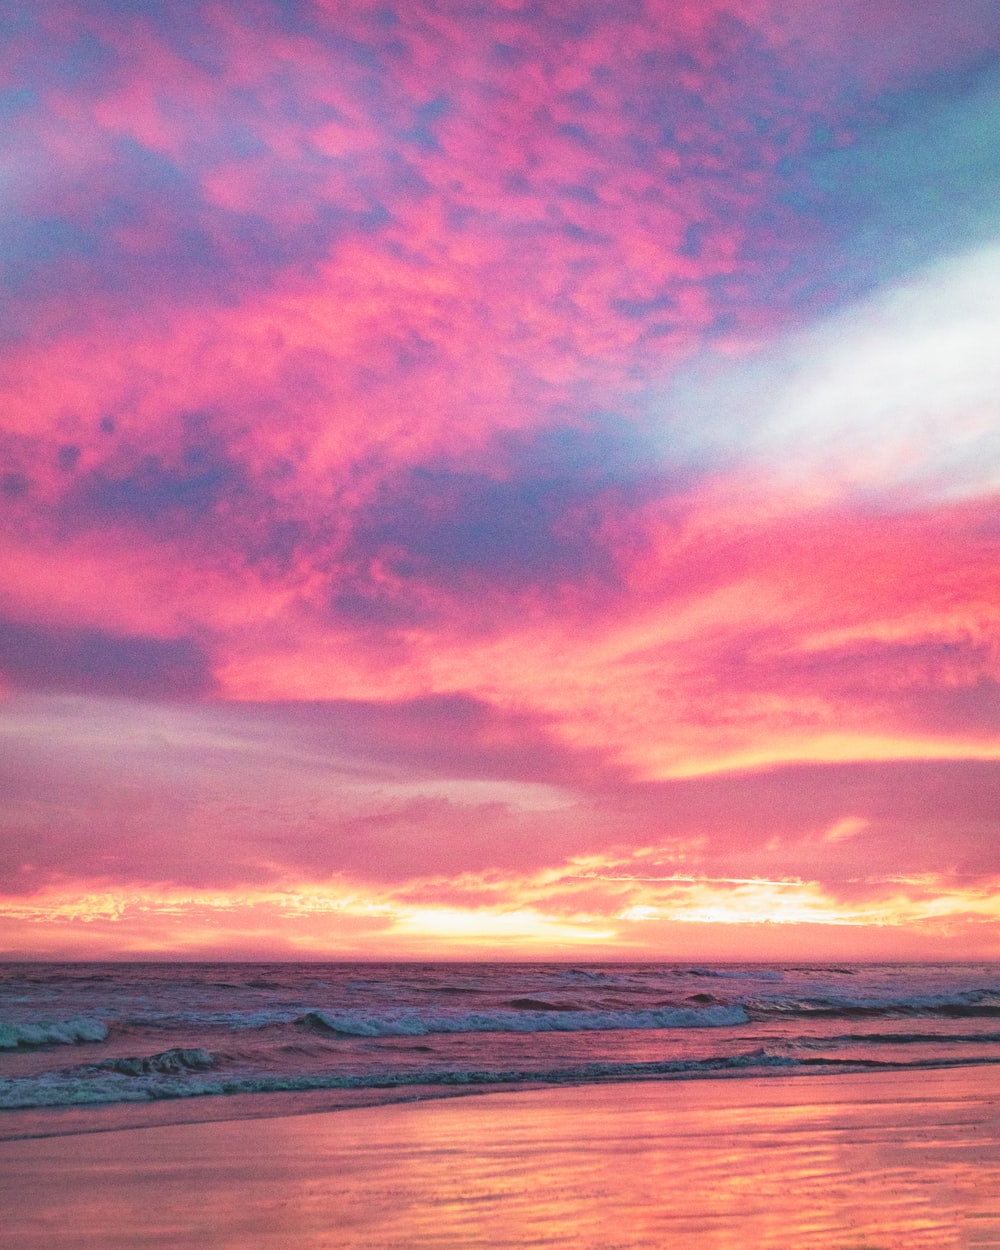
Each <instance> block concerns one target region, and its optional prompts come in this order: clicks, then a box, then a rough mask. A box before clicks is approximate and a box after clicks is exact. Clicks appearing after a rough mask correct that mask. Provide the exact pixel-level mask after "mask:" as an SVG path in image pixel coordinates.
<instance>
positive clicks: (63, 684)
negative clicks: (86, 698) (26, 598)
mask: <svg viewBox="0 0 1000 1250" xmlns="http://www.w3.org/2000/svg"><path fill="white" fill-rule="evenodd" d="M0 681H2V682H3V684H5V685H7V686H9V687H10V688H12V689H14V690H35V691H65V692H70V691H72V692H76V693H81V694H96V695H126V696H132V697H147V698H165V699H191V698H197V697H199V696H202V695H205V694H207V693H208V692H209V691H211V689H212V687H213V684H214V683H213V681H212V676H211V666H210V663H209V659H208V656H207V654H206V653H205V651H204V650H203V649H202V647H201V646H200V645H199V644H198V643H196V642H194V641H193V640H191V639H189V638H176V639H171V638H166V639H164V638H146V637H141V636H135V635H131V636H130V635H120V634H111V633H105V632H103V631H101V630H97V629H79V628H78V629H73V628H64V627H59V626H52V627H46V626H44V625H38V624H27V623H24V622H21V621H15V620H10V619H5V620H0Z"/></svg>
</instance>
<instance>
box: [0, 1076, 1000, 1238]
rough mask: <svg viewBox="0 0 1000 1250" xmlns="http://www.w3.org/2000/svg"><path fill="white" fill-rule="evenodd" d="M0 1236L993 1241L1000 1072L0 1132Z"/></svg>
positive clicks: (568, 1094)
mask: <svg viewBox="0 0 1000 1250" xmlns="http://www.w3.org/2000/svg"><path fill="white" fill-rule="evenodd" d="M0 1198H2V1211H3V1215H4V1221H3V1222H4V1230H5V1245H8V1246H10V1247H11V1248H12V1250H36V1248H37V1250H41V1248H42V1247H45V1248H46V1250H48V1248H50V1247H53V1246H55V1247H73V1248H74V1250H90V1248H93V1250H97V1248H98V1247H100V1248H102V1250H107V1248H108V1247H132V1246H162V1247H174V1248H182V1247H218V1248H220V1250H238V1248H242V1247H270V1248H274V1250H277V1248H278V1247H293V1246H294V1247H301V1248H305V1250H309V1248H312V1247H315V1248H319V1247H349V1248H352V1250H353V1248H357V1250H362V1248H364V1250H395V1248H397V1247H398V1248H399V1250H402V1248H403V1247H406V1248H411V1247H449V1248H454V1250H472V1248H474V1247H515V1246H516V1247H523V1246H546V1247H552V1246H567V1247H568V1246H574V1247H581V1248H587V1250H597V1248H598V1247H601V1248H602V1250H612V1248H622V1250H624V1248H625V1247H629V1248H633V1247H634V1248H638V1247H650V1248H654V1247H655V1248H660V1247H665V1246H666V1247H669V1246H678V1247H681V1246H683V1247H686V1248H689V1250H745V1248H755V1250H779V1248H780V1250H790V1248H792V1247H794V1248H795V1250H805V1248H807V1247H814V1248H815V1250H904V1248H905V1250H931V1248H933V1250H943V1248H944V1247H949V1248H951V1247H956V1248H958V1247H961V1248H963V1250H965V1248H968V1250H972V1248H981V1247H988V1246H1000V1069H997V1068H996V1067H991V1066H980V1067H963V1068H955V1069H933V1070H924V1071H917V1072H913V1071H910V1072H889V1073H885V1074H880V1073H872V1072H869V1073H865V1074H861V1075H840V1076H838V1075H833V1076H831V1075H823V1076H795V1077H784V1076H776V1077H770V1078H756V1079H753V1080H734V1079H708V1080H706V1079H698V1080H673V1081H664V1082H654V1081H649V1082H631V1083H609V1084H602V1085H591V1086H581V1087H574V1088H560V1089H533V1090H524V1091H519V1092H516V1093H493V1094H489V1095H484V1096H470V1097H453V1098H448V1099H441V1100H430V1101H414V1102H408V1103H400V1104H395V1105H391V1106H381V1107H369V1108H363V1109H356V1110H344V1111H337V1112H331V1113H323V1114H304V1115H295V1116H281V1117H277V1118H273V1119H257V1120H251V1121H221V1122H211V1123H194V1124H175V1125H169V1126H161V1127H152V1128H130V1129H124V1130H116V1131H110V1132H93V1133H83V1134H72V1135H62V1136H52V1137H44V1138H37V1139H34V1140H20V1141H16V1140H15V1141H5V1142H0Z"/></svg>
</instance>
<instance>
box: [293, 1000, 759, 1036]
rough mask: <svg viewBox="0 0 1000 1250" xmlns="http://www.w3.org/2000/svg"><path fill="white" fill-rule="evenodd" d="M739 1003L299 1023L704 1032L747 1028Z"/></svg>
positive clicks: (343, 1028) (398, 1028) (389, 1031)
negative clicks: (706, 1030) (648, 1008)
mask: <svg viewBox="0 0 1000 1250" xmlns="http://www.w3.org/2000/svg"><path fill="white" fill-rule="evenodd" d="M747 1019H748V1017H747V1014H746V1011H745V1010H744V1009H743V1007H742V1006H740V1005H739V1004H731V1005H728V1006H726V1005H717V1006H710V1007H659V1008H657V1009H656V1010H653V1011H566V1010H553V1011H545V1010H540V1011H497V1012H470V1013H466V1014H462V1015H453V1016H451V1015H449V1016H445V1015H439V1016H428V1015H422V1014H417V1013H415V1012H411V1013H407V1014H403V1013H401V1014H399V1015H388V1014H387V1015H381V1016H373V1015H356V1014H353V1013H347V1012H332V1011H310V1012H308V1013H307V1014H306V1015H304V1016H302V1017H301V1019H300V1023H301V1024H304V1025H307V1026H310V1027H313V1028H316V1027H319V1028H323V1029H329V1030H330V1032H332V1033H343V1034H345V1035H347V1036H349V1037H425V1036H427V1035H428V1034H430V1033H556V1032H558V1033H578V1032H584V1031H590V1032H593V1031H596V1030H616V1029H706V1028H716V1029H718V1028H726V1027H732V1026H733V1025H739V1024H746V1023H747Z"/></svg>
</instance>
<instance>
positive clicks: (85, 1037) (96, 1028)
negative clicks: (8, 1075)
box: [0, 1018, 108, 1050]
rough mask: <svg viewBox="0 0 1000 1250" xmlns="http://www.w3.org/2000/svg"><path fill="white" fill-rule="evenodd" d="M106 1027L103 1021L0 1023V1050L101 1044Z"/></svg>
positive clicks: (0, 1021) (106, 1033)
mask: <svg viewBox="0 0 1000 1250" xmlns="http://www.w3.org/2000/svg"><path fill="white" fill-rule="evenodd" d="M107 1036H108V1026H107V1025H106V1024H105V1023H104V1022H103V1021H102V1020H89V1019H83V1018H80V1019H76V1020H62V1021H58V1022H56V1021H52V1020H30V1021H23V1022H20V1023H13V1022H11V1021H3V1020H0V1050H17V1049H18V1048H19V1047H26V1046H69V1045H74V1044H76V1043H78V1042H103V1041H104V1040H105V1038H106V1037H107Z"/></svg>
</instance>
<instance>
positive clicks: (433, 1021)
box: [0, 995, 1000, 1051]
mask: <svg viewBox="0 0 1000 1250" xmlns="http://www.w3.org/2000/svg"><path fill="white" fill-rule="evenodd" d="M511 1007H512V1008H513V1009H512V1010H504V1011H491V1012H469V1013H450V1014H445V1013H433V1014H432V1013H421V1012H418V1011H406V1012H400V1013H380V1014H377V1015H376V1014H371V1013H356V1012H347V1011H330V1010H313V1011H307V1012H304V1013H303V1014H301V1015H293V1016H289V1015H288V1014H285V1013H266V1012H254V1013H235V1012H234V1013H221V1012H220V1013H212V1014H211V1015H209V1016H198V1015H197V1013H190V1014H189V1015H188V1016H187V1019H188V1020H189V1022H190V1023H192V1024H197V1025H212V1026H214V1027H216V1028H231V1029H233V1030H239V1031H241V1032H245V1031H252V1030H255V1029H274V1028H277V1027H286V1028H288V1027H291V1028H297V1029H305V1030H309V1031H313V1032H317V1033H320V1034H336V1035H340V1036H343V1037H357V1038H365V1037H371V1038H376V1037H386V1038H389V1037H426V1036H429V1035H432V1034H460V1033H543V1032H560V1033H577V1032H593V1031H620V1030H631V1029H709V1028H729V1027H733V1026H736V1025H742V1024H747V1023H749V1022H750V1021H758V1022H763V1021H767V1020H769V1019H782V1020H788V1019H792V1018H800V1019H805V1020H808V1019H819V1018H828V1019H830V1020H836V1019H842V1020H851V1019H866V1020H873V1019H878V1018H884V1019H900V1018H919V1017H924V1018H935V1017H939V1018H945V1019H951V1020H960V1019H970V1020H973V1019H990V1018H996V1019H1000V1002H998V1001H996V1000H995V998H994V997H993V996H986V995H968V996H966V997H964V998H962V999H946V1000H933V999H925V1000H915V1001H899V1000H893V1001H886V1002H872V1001H867V1002H866V1001H843V1000H842V1001H839V1002H830V1001H807V1002H802V1001H780V1000H779V1001H775V1002H760V1001H754V1000H749V1001H745V1002H731V1003H711V1004H705V1005H700V1006H696V1007H685V1006H663V1007H658V1008H655V1009H650V1010H643V1011H606V1010H588V1009H587V1008H584V1007H578V1006H572V1005H566V1004H553V1003H548V1002H543V1001H539V1000H515V1002H514V1003H512V1004H511ZM184 1020H185V1016H183V1015H181V1016H178V1017H176V1018H172V1019H169V1020H166V1019H163V1018H160V1017H151V1018H148V1019H142V1018H136V1019H132V1020H127V1021H122V1022H119V1023H114V1022H113V1023H112V1024H110V1025H109V1024H108V1023H106V1022H105V1021H103V1020H97V1019H91V1018H77V1019H71V1020H62V1021H52V1020H34V1021H23V1022H18V1023H12V1022H4V1021H2V1020H0V1051H3V1050H7V1051H10V1050H20V1049H27V1048H33V1047H43V1046H57V1045H77V1044H80V1043H86V1042H102V1041H105V1040H106V1039H107V1038H108V1036H109V1033H111V1032H114V1033H119V1032H128V1031H131V1030H139V1029H157V1028H164V1027H168V1026H169V1027H174V1026H175V1025H177V1024H178V1023H183V1022H184Z"/></svg>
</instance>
